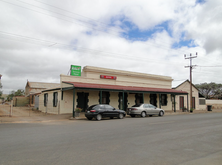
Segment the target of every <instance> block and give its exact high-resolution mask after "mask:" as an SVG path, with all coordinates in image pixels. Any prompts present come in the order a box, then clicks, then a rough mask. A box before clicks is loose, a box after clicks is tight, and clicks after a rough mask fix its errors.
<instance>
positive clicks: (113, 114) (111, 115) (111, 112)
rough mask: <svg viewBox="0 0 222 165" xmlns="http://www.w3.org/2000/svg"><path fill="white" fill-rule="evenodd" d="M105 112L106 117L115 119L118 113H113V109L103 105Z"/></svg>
mask: <svg viewBox="0 0 222 165" xmlns="http://www.w3.org/2000/svg"><path fill="white" fill-rule="evenodd" d="M105 108H106V111H107V117H116V116H118V112H117V111H115V108H114V107H112V106H111V105H105Z"/></svg>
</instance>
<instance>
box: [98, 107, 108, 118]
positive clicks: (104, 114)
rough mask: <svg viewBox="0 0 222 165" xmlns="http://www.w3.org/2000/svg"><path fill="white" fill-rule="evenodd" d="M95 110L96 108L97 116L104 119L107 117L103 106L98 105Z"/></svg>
mask: <svg viewBox="0 0 222 165" xmlns="http://www.w3.org/2000/svg"><path fill="white" fill-rule="evenodd" d="M97 108H98V111H99V114H101V115H102V116H104V117H105V116H106V115H107V111H106V109H105V106H104V105H98V107H97Z"/></svg>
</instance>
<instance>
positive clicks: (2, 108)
mask: <svg viewBox="0 0 222 165" xmlns="http://www.w3.org/2000/svg"><path fill="white" fill-rule="evenodd" d="M12 109H13V107H12V102H8V103H4V104H0V117H4V116H12V111H13V110H12Z"/></svg>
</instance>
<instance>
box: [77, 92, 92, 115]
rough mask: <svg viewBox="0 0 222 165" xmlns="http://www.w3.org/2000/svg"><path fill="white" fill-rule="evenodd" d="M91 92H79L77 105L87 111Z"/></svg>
mask: <svg viewBox="0 0 222 165" xmlns="http://www.w3.org/2000/svg"><path fill="white" fill-rule="evenodd" d="M88 97H89V93H84V92H77V107H78V108H82V111H83V112H85V111H86V109H87V108H88V102H89V99H88Z"/></svg>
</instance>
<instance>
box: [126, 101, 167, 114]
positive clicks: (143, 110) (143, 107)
mask: <svg viewBox="0 0 222 165" xmlns="http://www.w3.org/2000/svg"><path fill="white" fill-rule="evenodd" d="M164 113H165V112H164V110H163V109H160V108H157V107H156V106H154V105H152V104H138V105H134V106H132V107H131V108H128V109H127V114H128V115H130V116H131V117H135V116H136V115H140V116H141V117H146V116H147V115H149V116H153V115H159V116H163V115H164Z"/></svg>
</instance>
